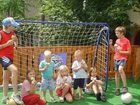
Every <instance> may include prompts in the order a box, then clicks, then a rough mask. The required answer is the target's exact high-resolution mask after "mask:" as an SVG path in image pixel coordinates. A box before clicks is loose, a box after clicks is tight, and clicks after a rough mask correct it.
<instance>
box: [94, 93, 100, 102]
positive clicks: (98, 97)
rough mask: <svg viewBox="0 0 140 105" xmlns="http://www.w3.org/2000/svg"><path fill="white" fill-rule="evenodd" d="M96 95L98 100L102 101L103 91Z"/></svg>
mask: <svg viewBox="0 0 140 105" xmlns="http://www.w3.org/2000/svg"><path fill="white" fill-rule="evenodd" d="M95 96H96V99H97V101H101V93H97V94H96V95H95Z"/></svg>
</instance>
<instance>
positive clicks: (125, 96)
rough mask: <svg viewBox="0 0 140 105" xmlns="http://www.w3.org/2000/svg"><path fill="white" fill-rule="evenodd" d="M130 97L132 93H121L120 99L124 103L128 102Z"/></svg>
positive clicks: (130, 100) (130, 99)
mask: <svg viewBox="0 0 140 105" xmlns="http://www.w3.org/2000/svg"><path fill="white" fill-rule="evenodd" d="M132 99H133V97H132V95H131V94H130V93H128V92H127V93H125V94H122V95H121V101H122V102H123V103H124V104H130V103H131V102H132Z"/></svg>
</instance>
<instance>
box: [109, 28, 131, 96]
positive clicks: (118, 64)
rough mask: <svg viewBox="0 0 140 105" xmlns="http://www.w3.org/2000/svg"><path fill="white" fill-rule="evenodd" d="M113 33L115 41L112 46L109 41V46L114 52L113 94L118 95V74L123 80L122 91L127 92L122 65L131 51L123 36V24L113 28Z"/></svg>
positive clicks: (127, 41)
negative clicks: (114, 85) (114, 83)
mask: <svg viewBox="0 0 140 105" xmlns="http://www.w3.org/2000/svg"><path fill="white" fill-rule="evenodd" d="M115 34H116V36H117V38H118V39H117V40H116V43H115V45H114V47H113V46H112V43H110V47H111V48H112V49H113V51H114V52H115V54H114V63H115V82H116V90H115V95H120V87H119V85H120V79H119V78H120V76H121V79H122V82H123V89H122V93H126V92H128V88H127V82H126V75H125V72H124V66H125V65H126V61H127V59H128V55H129V54H130V53H131V45H130V42H129V40H128V39H127V38H126V37H125V34H126V29H125V27H123V26H119V27H117V28H116V29H115Z"/></svg>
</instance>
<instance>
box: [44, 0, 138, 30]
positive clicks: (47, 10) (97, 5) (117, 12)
mask: <svg viewBox="0 0 140 105" xmlns="http://www.w3.org/2000/svg"><path fill="white" fill-rule="evenodd" d="M84 1H85V4H84ZM84 5H85V7H84ZM136 8H140V1H139V0H101V1H100V0H44V5H43V12H44V14H45V15H47V17H48V20H53V21H54V20H55V21H83V22H93V21H96V22H107V23H109V25H110V26H111V27H112V28H114V27H116V26H117V25H125V26H127V25H130V23H131V22H130V20H129V17H128V15H127V12H128V10H130V9H133V10H135V11H136Z"/></svg>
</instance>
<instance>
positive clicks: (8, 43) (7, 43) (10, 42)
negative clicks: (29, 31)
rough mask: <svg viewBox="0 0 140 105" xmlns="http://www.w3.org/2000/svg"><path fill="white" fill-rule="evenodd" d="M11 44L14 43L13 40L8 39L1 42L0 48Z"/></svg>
mask: <svg viewBox="0 0 140 105" xmlns="http://www.w3.org/2000/svg"><path fill="white" fill-rule="evenodd" d="M13 44H14V41H13V40H9V41H7V42H6V43H4V44H1V45H0V49H3V48H5V47H8V46H10V45H13Z"/></svg>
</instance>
